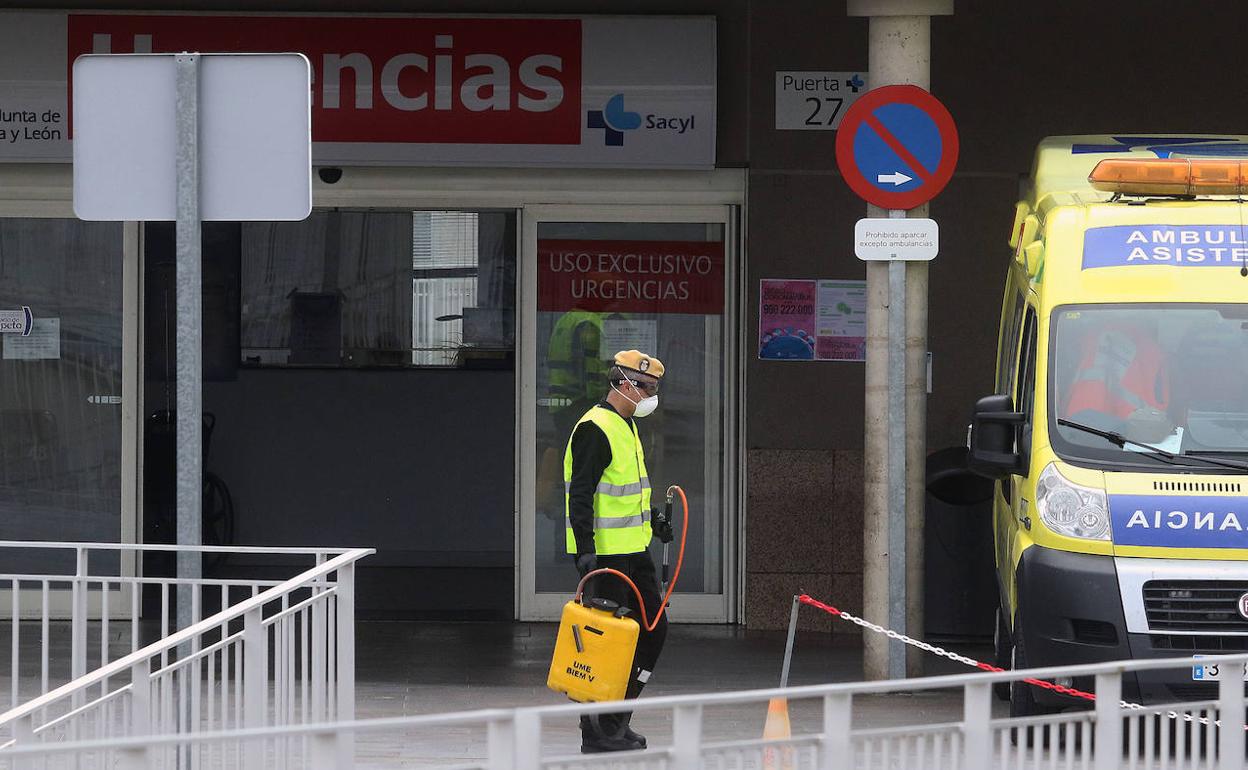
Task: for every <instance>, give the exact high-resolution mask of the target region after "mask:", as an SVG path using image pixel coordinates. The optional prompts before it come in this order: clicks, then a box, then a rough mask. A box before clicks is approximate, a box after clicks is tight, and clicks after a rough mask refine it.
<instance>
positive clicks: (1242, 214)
mask: <svg viewBox="0 0 1248 770" xmlns="http://www.w3.org/2000/svg"><path fill="white" fill-rule="evenodd" d="M1029 184H1030V189H1029V191H1028V193H1027V194H1026V195H1025V198H1024V200H1022V201H1020V202H1019V203H1018V204H1017V207H1016V211H1015V218H1014V227H1013V230H1012V233H1011V236H1010V247H1011V249H1012V250H1013V254H1012V258H1011V259H1010V263H1009V274H1008V278H1007V280H1006V285H1005V298H1004V302H1003V304H1002V313H1001V330H1000V337H999V341H998V354H997V371H996V390H995V394H994V395H991V396H987V397H985V398H982V399H980V400H979V401H978V402H977V404H976V407H975V414H974V417H973V420H972V423H971V427H970V431H969V435H968V449H969V450H970V454H969V457H970V464H971V467H972V468H973V469H974V470H976V471H977V472H979V473H982V474H984V475H987V476H990V477H991V478H994V479H996V480H997V483H996V484H995V493H994V499H993V530H994V541H995V549H996V564H997V577H998V588H999V593H1000V610H999V611H998V620H997V640H996V654H997V657H998V659H999V662H1000V664H1001V665H1003V666H1004V667H1006V668H1024V667H1035V666H1053V665H1066V664H1078V663H1092V662H1100V661H1110V660H1124V659H1129V658H1156V657H1175V656H1183V657H1187V656H1191V655H1194V654H1196V655H1200V654H1228V653H1238V652H1245V651H1248V203H1245V201H1246V200H1248V136H1162V135H1158V136H1135V135H1122V136H1066V137H1053V138H1049V139H1046V140H1044V141H1043V142H1042V143H1041V144H1040V146H1039V149H1038V152H1037V155H1036V161H1035V166H1034V168H1033V170H1032V175H1031V179H1030V183H1029ZM1225 676H1234V677H1245V678H1248V672H1245V671H1239V670H1237V671H1233V672H1228V671H1225V670H1220V669H1219V667H1218V666H1215V665H1207V666H1197V667H1195V668H1192V667H1190V666H1189V667H1187V668H1176V669H1173V670H1166V671H1159V672H1154V673H1147V672H1146V673H1141V674H1139V675H1138V677H1136V676H1131V677H1129V678H1126V679H1124V697H1126V698H1128V699H1132V700H1134V699H1142V700H1145V701H1149V702H1158V701H1173V700H1184V699H1193V698H1205V697H1208V698H1211V699H1212V698H1216V697H1217V694H1216V688H1217V685H1216V684H1215V682H1216V681H1217V680H1218V679H1220V678H1222V677H1225ZM1059 683H1062V684H1067V683H1065V682H1059ZM1070 684H1073V685H1074V686H1077V687H1079V686H1082V687H1084V688H1086V689H1090V687H1091V682H1086V681H1079V680H1076V681H1074V682H1072V683H1070ZM999 694H1001V695H1002V696H1005V695H1008V697H1009V700H1010V707H1011V713H1013V714H1015V715H1018V716H1022V715H1028V714H1036V713H1044V712H1046V711H1050V710H1055V709H1059V708H1061V707H1063V706H1068V705H1073V703H1072V702H1071V701H1070V699H1069V698H1068V697H1066V696H1060V695H1054V694H1052V693H1050V692H1047V691H1038V690H1037V689H1036V688H1032V687H1027V686H1026V685H1015V686H1014V687H1013V688H1011V690H1010V691H1009V692H1008V693H1007V692H1001V693H999Z"/></svg>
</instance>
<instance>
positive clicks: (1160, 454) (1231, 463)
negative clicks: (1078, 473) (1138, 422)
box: [1057, 417, 1248, 472]
mask: <svg viewBox="0 0 1248 770" xmlns="http://www.w3.org/2000/svg"><path fill="white" fill-rule="evenodd" d="M1057 424H1058V425H1062V426H1065V427H1067V428H1074V429H1075V430H1081V431H1083V432H1084V433H1091V434H1092V435H1093V436H1100V437H1101V438H1103V439H1105V440H1106V441H1108V442H1109V443H1111V444H1113V445H1114V446H1116V447H1118V448H1119V449H1126V446H1125V445H1126V444H1130V445H1132V446H1138V447H1140V448H1141V449H1147V450H1148V451H1149V452H1151V453H1152V454H1146V455H1144V456H1145V457H1151V458H1153V459H1154V460H1159V461H1161V462H1166V463H1169V464H1171V465H1185V466H1187V467H1189V468H1190V467H1192V465H1191V463H1185V462H1183V460H1196V461H1198V462H1202V463H1207V464H1209V465H1214V466H1217V467H1219V468H1230V469H1231V470H1237V471H1245V472H1248V462H1241V461H1236V460H1224V459H1218V458H1213V457H1202V456H1200V455H1195V454H1188V453H1187V452H1184V453H1183V454H1177V455H1176V454H1175V453H1173V452H1167V451H1166V450H1164V449H1162V448H1161V447H1159V446H1153V445H1152V444H1144V443H1141V442H1139V441H1132V440H1131V439H1129V438H1127V437H1126V436H1124V435H1122V434H1121V433H1115V432H1113V431H1112V430H1101V429H1100V428H1093V427H1092V426H1091V425H1084V424H1083V423H1079V422H1074V421H1072V420H1066V419H1063V418H1060V417H1059V418H1058V420H1057Z"/></svg>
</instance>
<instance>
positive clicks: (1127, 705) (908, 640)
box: [797, 594, 1248, 730]
mask: <svg viewBox="0 0 1248 770" xmlns="http://www.w3.org/2000/svg"><path fill="white" fill-rule="evenodd" d="M797 600H798V601H799V602H801V603H802V604H805V605H809V606H811V607H814V608H815V609H817V610H823V611H824V612H826V613H828V614H829V615H831V616H833V617H835V618H839V619H841V620H845V621H848V622H850V623H853V624H854V625H856V626H861V627H862V628H865V629H867V630H868V631H874V632H875V633H877V634H883V635H884V636H887V637H888V638H889V639H896V640H897V641H899V642H903V643H904V644H908V645H910V646H911V647H917V648H919V649H920V650H924V651H925V652H930V653H932V654H933V655H939V656H940V657H942V658H948V659H949V660H954V661H957V662H958V663H961V664H963V665H966V666H971V667H972V668H978V669H980V670H983V671H997V672H999V671H1005V669H1003V668H1000V667H998V666H994V665H992V664H991V663H984V662H983V661H980V660H975V659H974V658H968V657H966V656H965V655H959V654H957V653H956V652H949V651H948V650H946V649H945V648H943V647H937V646H936V645H934V644H928V643H927V642H924V641H921V640H919V639H914V638H912V637H909V636H906V635H905V634H900V633H898V632H896V631H894V630H892V629H891V628H885V627H884V626H880V625H876V624H875V623H872V622H871V621H869V620H864V619H863V618H860V617H858V616H857V615H852V614H850V613H848V612H846V611H845V610H840V609H837V608H836V607H833V606H832V605H830V604H824V603H823V602H821V601H819V600H818V599H815V598H813V597H811V596H809V595H807V594H802V595H801V596H799V597H797ZM1023 681H1024V682H1026V683H1027V684H1030V685H1033V686H1035V687H1040V688H1043V689H1045V690H1052V691H1053V692H1056V693H1059V694H1061V695H1070V696H1072V697H1075V698H1083V699H1084V700H1088V701H1095V700H1096V695H1095V694H1094V693H1090V692H1084V691H1083V690H1077V689H1075V688H1073V687H1063V686H1062V685H1060V684H1057V683H1056V682H1048V681H1045V680H1043V679H1023ZM1120 705H1121V707H1122V708H1123V709H1128V710H1132V711H1144V710H1145V709H1144V706H1143V705H1141V704H1139V703H1131V702H1130V701H1125V700H1124V701H1120ZM1166 716H1167V717H1169V718H1170V719H1182V720H1184V721H1186V722H1199V723H1200V724H1202V725H1219V726H1220V725H1221V720H1214V719H1209V718H1208V717H1194V716H1192V715H1191V714H1180V713H1178V712H1176V711H1168V712H1166ZM1244 729H1245V730H1248V726H1245V728H1244Z"/></svg>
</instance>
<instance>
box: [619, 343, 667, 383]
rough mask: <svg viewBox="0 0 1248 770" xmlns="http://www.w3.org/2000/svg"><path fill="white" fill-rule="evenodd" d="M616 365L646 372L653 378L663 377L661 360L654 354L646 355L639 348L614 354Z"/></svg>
mask: <svg viewBox="0 0 1248 770" xmlns="http://www.w3.org/2000/svg"><path fill="white" fill-rule="evenodd" d="M614 363H615V365H616V366H621V367H623V368H625V369H632V370H633V371H635V372H641V373H642V374H648V375H650V376H651V377H654V378H655V379H660V378H662V377H663V362H662V361H660V360H659V359H657V358H655V357H654V356H649V355H646V354H645V353H642V352H641V351H640V350H621V351H620V352H619V353H616V354H615V361H614Z"/></svg>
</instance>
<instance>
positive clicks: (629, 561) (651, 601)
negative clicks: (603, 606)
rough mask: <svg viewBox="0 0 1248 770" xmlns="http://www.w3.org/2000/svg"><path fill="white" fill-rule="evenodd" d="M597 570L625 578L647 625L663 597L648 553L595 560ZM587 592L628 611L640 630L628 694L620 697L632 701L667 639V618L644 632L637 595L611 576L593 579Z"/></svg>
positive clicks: (656, 611) (602, 557)
mask: <svg viewBox="0 0 1248 770" xmlns="http://www.w3.org/2000/svg"><path fill="white" fill-rule="evenodd" d="M598 568H599V569H602V568H610V569H614V570H619V571H620V572H623V573H624V574H625V575H628V577H629V579H630V580H632V581H633V582H634V583H636V584H637V589H638V590H639V591H640V592H641V598H642V600H643V601H644V602H645V603H646V616H647V617H649V618H650V620H651V621H653V620H654V616H655V615H656V614H657V613H658V611H659V604H660V602H662V601H663V597H662V595H660V593H659V580H658V576H657V574H656V573H655V570H654V560H653V559H652V558H651V557H650V552H649V551H642V552H641V553H629V554H623V555H618V556H599V557H598ZM587 591H589V592H590V593H591V595H592V596H597V597H601V598H603V599H610V600H611V601H613V602H616V603H617V604H619V605H620V606H621V607H628V608H629V609H631V610H632V611H633V612H632V615H631V617H632V618H633V619H635V620H636V621H637V623H638V624H639V625H640V626H641V635H640V636H639V637H638V639H637V653H636V655H634V657H633V676H632V678H630V679H629V681H628V692H627V693H626V694H625V696H624V697H625V698H636V697H637V696H638V695H640V694H641V690H642V688H643V687H645V686H646V682H647V681H649V679H650V674H651V672H653V671H654V667H655V664H656V663H658V660H659V653H661V652H662V651H663V642H664V640H666V639H667V614H666V613H664V615H663V617H662V618H660V619H659V623H658V625H656V626H655V627H654V630H653V631H647V630H646V626H645V623H644V622H642V619H641V612H639V608H638V607H637V595H636V594H634V593H633V589H632V588H630V587H629V585H628V584H627V583H625V582H624V581H623V580H620V579H619V578H618V577H616V576H615V575H599V576H598V577H595V578H594V579H593V580H592V581H590V585H589V587H588V589H587Z"/></svg>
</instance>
